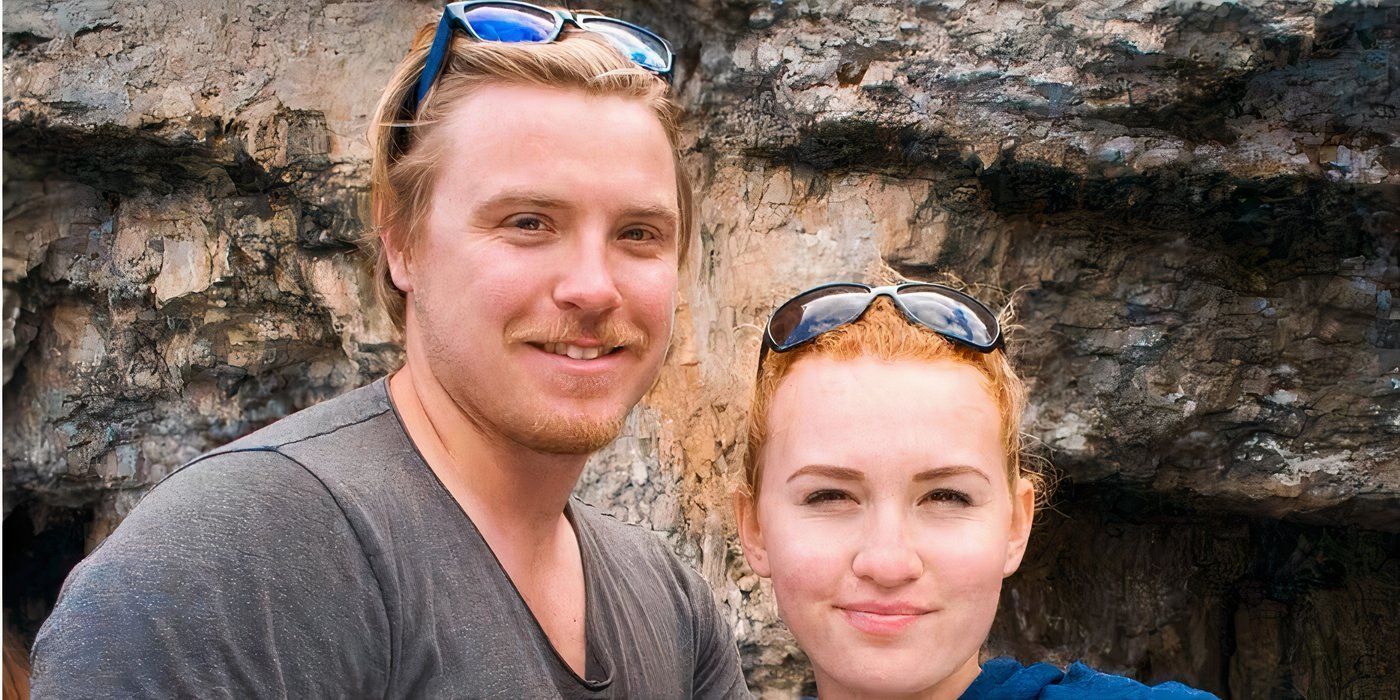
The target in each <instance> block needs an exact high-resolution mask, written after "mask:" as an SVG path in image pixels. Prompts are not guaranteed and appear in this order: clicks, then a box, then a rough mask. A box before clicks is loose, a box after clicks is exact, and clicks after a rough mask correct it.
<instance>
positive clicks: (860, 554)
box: [851, 512, 924, 588]
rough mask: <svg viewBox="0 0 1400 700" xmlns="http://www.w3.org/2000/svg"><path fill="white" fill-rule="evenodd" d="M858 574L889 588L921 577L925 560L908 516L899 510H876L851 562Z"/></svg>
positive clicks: (853, 569)
mask: <svg viewBox="0 0 1400 700" xmlns="http://www.w3.org/2000/svg"><path fill="white" fill-rule="evenodd" d="M851 568H852V571H853V572H854V573H855V575H856V576H858V577H860V578H862V579H865V580H867V581H870V582H872V583H874V584H876V585H879V586H883V587H885V588H893V587H895V586H899V585H902V584H905V583H908V582H910V581H914V580H917V579H918V578H919V577H920V576H923V574H924V560H923V558H922V557H920V556H919V552H918V550H917V549H916V548H915V547H914V543H913V541H912V539H911V538H910V533H909V522H908V518H907V517H906V516H905V515H903V514H899V513H893V512H883V513H879V512H877V513H872V514H871V515H870V520H869V524H868V526H867V527H866V529H865V535H864V538H863V540H862V541H861V543H860V550H859V551H857V552H856V557H855V560H854V561H853V562H852V563H851Z"/></svg>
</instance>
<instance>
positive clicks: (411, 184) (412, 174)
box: [361, 23, 694, 332]
mask: <svg viewBox="0 0 1400 700" xmlns="http://www.w3.org/2000/svg"><path fill="white" fill-rule="evenodd" d="M436 27H437V25H436V23H433V24H427V25H424V26H423V27H422V28H420V29H419V30H418V34H417V36H416V37H414V40H413V48H412V49H410V50H409V52H408V55H407V56H405V57H404V59H403V60H402V61H400V62H399V65H398V68H396V69H395V71H394V75H393V77H392V78H390V80H389V85H388V87H386V88H385V89H384V93H383V95H382V96H381V97H380V99H379V106H378V107H376V108H375V118H374V122H373V125H372V126H371V127H370V134H369V139H370V145H371V148H372V149H373V151H374V161H373V164H372V166H371V169H370V204H371V216H372V226H371V228H370V230H369V231H367V232H366V234H365V235H364V236H363V237H362V239H361V247H362V249H363V250H364V251H365V253H366V255H367V257H368V258H369V260H371V261H372V263H373V265H374V291H375V296H376V297H377V298H378V299H379V301H380V303H381V304H383V305H384V308H385V310H386V311H387V312H388V314H389V318H390V320H391V321H392V322H393V324H394V327H395V328H396V329H397V330H399V331H400V332H402V331H403V324H404V305H405V297H404V294H403V292H401V291H399V289H398V288H397V287H395V286H394V282H393V280H392V279H391V278H390V276H389V265H388V255H387V251H386V250H385V246H384V241H383V239H382V238H381V235H387V236H389V237H390V238H391V243H392V244H393V246H394V247H395V248H396V249H398V250H404V251H411V250H412V248H413V245H414V242H415V240H416V237H417V233H418V230H419V227H420V226H421V224H422V221H423V218H424V217H425V216H426V214H427V210H428V205H429V203H430V201H431V198H432V186H433V183H434V181H435V179H436V175H437V165H438V162H439V161H440V160H441V155H442V154H441V153H440V152H439V151H440V150H441V149H440V148H436V147H434V145H435V142H434V140H433V139H432V138H431V136H432V134H433V133H434V131H435V127H437V125H439V124H441V123H442V121H443V119H444V117H446V116H447V114H448V113H449V112H451V111H452V109H453V108H454V107H455V106H456V105H458V104H460V103H461V102H462V101H463V100H464V99H466V98H468V97H470V96H471V95H472V94H473V93H475V92H476V91H477V90H478V89H480V88H481V87H483V86H486V85H527V86H540V87H552V88H559V89H562V90H576V91H578V92H582V93H584V94H587V95H609V96H620V97H625V98H629V99H636V100H639V101H642V102H644V103H645V104H646V105H647V106H648V107H650V108H651V110H652V112H653V113H654V114H655V115H656V118H657V119H658V120H659V121H660V122H661V125H662V127H663V128H664V129H665V131H666V137H667V139H668V140H669V141H670V144H671V149H672V153H673V155H674V157H675V160H676V199H677V202H678V204H679V208H680V232H679V236H678V241H677V244H678V246H679V252H680V257H681V261H682V262H684V260H685V256H686V250H687V248H689V242H690V239H691V232H692V230H693V228H694V223H693V216H694V205H693V202H692V193H691V190H690V183H689V179H688V178H687V177H686V175H685V169H684V168H682V167H681V162H680V130H679V118H680V110H679V107H677V105H676V104H675V102H673V101H672V100H671V99H670V98H669V97H668V96H667V93H668V90H669V88H668V86H667V84H666V82H665V81H664V80H662V79H661V78H659V77H657V76H656V75H654V74H652V73H650V72H648V71H646V70H645V69H643V68H641V67H639V66H637V64H635V63H633V62H632V61H631V60H629V59H628V58H626V57H625V56H623V55H622V54H621V53H620V52H619V51H618V50H617V49H616V48H614V47H613V46H612V45H611V44H609V43H607V41H606V40H603V39H601V38H599V37H596V36H593V33H592V32H586V31H567V30H566V31H565V33H564V34H563V35H562V36H561V37H560V38H559V40H557V41H555V42H553V43H548V44H506V43H494V42H493V43H487V42H479V41H475V40H473V39H471V38H469V37H464V36H460V35H459V36H456V37H454V39H453V42H452V46H451V49H450V51H449V52H448V56H447V58H446V59H445V65H444V66H443V70H442V73H441V74H440V75H439V77H438V79H437V82H436V83H435V84H434V86H433V89H432V91H431V92H429V93H428V95H427V96H426V97H425V98H424V100H423V103H422V104H421V105H419V107H418V113H417V114H408V113H407V111H406V110H405V108H404V105H405V102H406V100H407V98H408V96H409V95H410V94H412V93H413V92H415V91H416V90H417V89H418V79H419V76H420V75H421V74H422V72H423V64H424V63H425V62H426V60H427V56H428V49H429V48H430V47H431V45H432V39H433V34H434V32H435V30H436Z"/></svg>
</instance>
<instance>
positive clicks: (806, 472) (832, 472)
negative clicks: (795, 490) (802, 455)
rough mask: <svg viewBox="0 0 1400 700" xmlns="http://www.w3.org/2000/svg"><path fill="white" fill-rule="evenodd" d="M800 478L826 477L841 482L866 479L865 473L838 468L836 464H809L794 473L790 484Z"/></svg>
mask: <svg viewBox="0 0 1400 700" xmlns="http://www.w3.org/2000/svg"><path fill="white" fill-rule="evenodd" d="M799 476H824V477H826V478H828V479H837V480H840V481H860V480H862V479H864V478H865V472H862V471H860V470H858V469H851V468H849V467H838V466H836V465H834V464H809V465H807V466H805V467H802V468H801V469H798V470H797V471H795V472H793V473H792V476H789V477H788V478H787V480H788V483H791V482H792V480H793V479H796V478H797V477H799Z"/></svg>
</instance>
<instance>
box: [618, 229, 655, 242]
mask: <svg viewBox="0 0 1400 700" xmlns="http://www.w3.org/2000/svg"><path fill="white" fill-rule="evenodd" d="M653 238H656V234H654V233H652V232H651V231H649V230H647V229H644V228H629V229H626V230H624V231H623V232H622V240H624V241H636V242H639V243H640V242H642V241H649V240H651V239H653Z"/></svg>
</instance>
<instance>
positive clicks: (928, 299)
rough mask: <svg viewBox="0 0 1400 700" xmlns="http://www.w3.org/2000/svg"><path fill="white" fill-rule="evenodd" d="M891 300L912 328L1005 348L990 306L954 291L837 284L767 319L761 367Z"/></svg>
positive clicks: (985, 348) (981, 348) (976, 346)
mask: <svg viewBox="0 0 1400 700" xmlns="http://www.w3.org/2000/svg"><path fill="white" fill-rule="evenodd" d="M882 296H883V297H888V298H889V299H890V301H891V302H893V303H894V306H895V308H896V309H899V312H900V313H902V314H904V317H905V318H906V319H908V320H909V321H910V322H911V323H916V324H918V325H920V326H923V327H924V328H927V329H929V330H931V331H933V332H934V333H937V334H939V335H941V336H943V337H944V338H947V339H949V340H951V341H953V342H955V343H958V344H959V345H962V346H965V347H969V348H972V349H973V350H977V351H978V352H991V351H993V350H996V349H998V348H1000V347H1001V344H1002V338H1001V325H1000V324H999V323H997V317H996V314H994V313H992V310H991V309H988V308H987V307H986V305H985V304H983V303H982V302H980V301H977V300H976V299H973V298H972V297H970V296H968V295H966V294H963V293H962V292H959V291H958V290H956V289H952V288H951V287H945V286H943V285H941V284H928V283H925V282H911V283H908V284H900V285H895V286H890V287H871V286H870V285H866V284H859V283H856V282H835V283H832V284H823V285H821V286H819V287H813V288H812V289H809V290H807V291H805V292H802V293H801V294H798V295H797V296H795V297H793V298H791V299H789V300H787V301H786V302H783V305H782V306H779V307H778V310H777V311H774V312H773V315H772V316H771V317H769V319H768V325H767V326H766V327H765V328H764V331H763V349H762V350H761V351H760V353H759V360H758V364H759V367H760V368H762V367H763V359H764V358H765V357H767V354H768V352H769V351H772V352H787V351H789V350H792V349H793V348H797V347H800V346H802V345H805V344H807V343H810V342H812V341H813V340H816V339H817V337H818V336H820V335H821V334H823V333H826V332H828V331H832V330H835V329H837V328H840V327H842V326H845V325H847V324H849V323H853V322H855V320H856V319H858V318H860V317H861V316H862V315H864V314H865V311H866V309H869V308H870V305H871V304H873V303H874V302H875V300H876V299H878V298H880V297H882Z"/></svg>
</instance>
